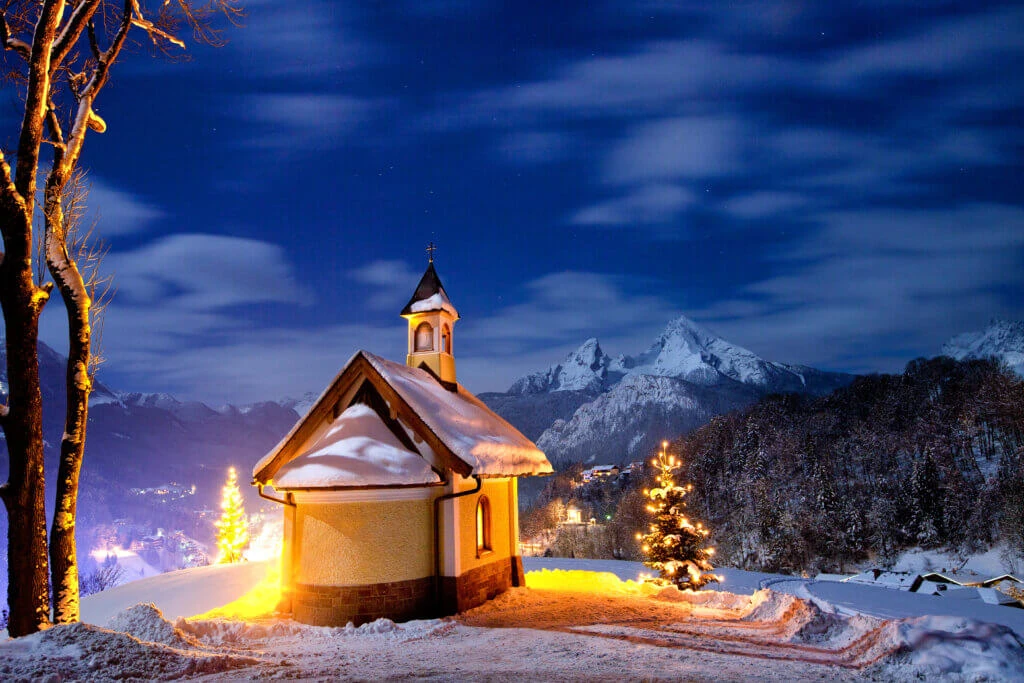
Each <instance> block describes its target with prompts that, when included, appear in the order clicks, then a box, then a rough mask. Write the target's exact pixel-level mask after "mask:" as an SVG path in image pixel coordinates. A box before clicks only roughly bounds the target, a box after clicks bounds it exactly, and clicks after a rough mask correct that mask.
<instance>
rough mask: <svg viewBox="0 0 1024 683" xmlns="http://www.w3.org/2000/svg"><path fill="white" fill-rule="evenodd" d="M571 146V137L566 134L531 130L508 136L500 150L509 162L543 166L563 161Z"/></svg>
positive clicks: (502, 141) (500, 145)
mask: <svg viewBox="0 0 1024 683" xmlns="http://www.w3.org/2000/svg"><path fill="white" fill-rule="evenodd" d="M569 146H570V145H569V137H568V136H567V135H565V134H564V133H556V132H551V131H535V130H529V131H523V132H518V133H512V134H510V135H508V136H506V137H505V138H504V139H502V140H501V142H500V143H499V145H498V150H499V152H501V155H502V157H503V158H505V159H506V160H508V161H512V162H515V163H523V164H541V163H548V162H551V161H557V160H559V159H562V158H563V157H564V156H565V155H566V153H567V152H568V149H569Z"/></svg>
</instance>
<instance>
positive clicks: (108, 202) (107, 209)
mask: <svg viewBox="0 0 1024 683" xmlns="http://www.w3.org/2000/svg"><path fill="white" fill-rule="evenodd" d="M86 182H87V184H88V186H89V193H88V196H87V197H86V200H85V202H86V205H87V207H88V208H87V214H86V216H85V223H86V225H91V224H92V223H95V224H96V234H97V235H98V236H100V237H102V238H108V237H120V236H122V235H130V234H133V233H138V232H142V231H144V230H145V229H146V228H147V227H149V225H150V224H151V223H152V222H153V221H155V220H157V219H159V218H162V217H163V216H164V215H165V214H164V212H163V211H161V210H160V209H158V208H156V207H155V206H153V205H151V204H149V203H147V202H146V201H144V200H142V199H140V198H138V197H136V196H135V195H133V194H130V193H128V192H125V191H123V190H120V189H117V188H115V187H114V186H112V185H110V184H109V183H107V182H106V181H103V180H100V179H99V178H96V177H95V176H90V177H89V178H88V179H87V180H86Z"/></svg>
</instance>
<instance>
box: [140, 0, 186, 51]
mask: <svg viewBox="0 0 1024 683" xmlns="http://www.w3.org/2000/svg"><path fill="white" fill-rule="evenodd" d="M132 10H133V13H134V15H133V18H132V24H133V25H135V26H138V27H139V28H141V29H142V30H143V31H145V32H146V33H148V34H149V39H150V40H152V41H153V45H157V46H159V42H158V41H157V37H160V38H163V39H164V40H166V41H167V42H169V43H171V44H172V45H177V46H178V47H180V48H181V49H183V50H184V49H185V41H183V40H181V39H179V38H175V37H174V36H173V35H171V34H170V33H168V32H167V31H164V30H163V29H160V28H158V27H157V26H156V24H154V23H153V22H152V21H149V20H147V19H146V18H145V17H143V16H142V8H141V7H139V0H132Z"/></svg>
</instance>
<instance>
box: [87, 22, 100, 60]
mask: <svg viewBox="0 0 1024 683" xmlns="http://www.w3.org/2000/svg"><path fill="white" fill-rule="evenodd" d="M88 28H89V49H90V50H91V51H92V57H93V59H95V60H96V61H97V62H98V61H100V57H102V56H103V55H102V54H101V52H100V41H99V38H97V37H96V23H95V22H94V21H92V20H91V19H90V20H89V27H88Z"/></svg>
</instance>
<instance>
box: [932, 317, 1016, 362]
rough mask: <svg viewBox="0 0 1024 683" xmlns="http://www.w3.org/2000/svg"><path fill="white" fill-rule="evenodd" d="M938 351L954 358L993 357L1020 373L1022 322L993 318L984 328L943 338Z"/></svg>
mask: <svg viewBox="0 0 1024 683" xmlns="http://www.w3.org/2000/svg"><path fill="white" fill-rule="evenodd" d="M942 354H943V355H946V356H951V357H953V358H955V359H957V360H964V359H966V358H991V357H995V358H998V359H1000V360H1002V361H1003V362H1004V363H1006V364H1007V365H1009V366H1010V368H1011V369H1013V370H1014V372H1016V373H1017V374H1018V375H1022V376H1024V321H1020V320H1006V319H1003V318H993V319H992V320H991V321H989V324H988V326H987V327H986V328H985V329H983V330H978V331H975V332H964V333H963V334H958V335H956V336H955V337H953V338H952V339H950V340H949V341H947V342H946V343H945V344H943V345H942Z"/></svg>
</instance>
